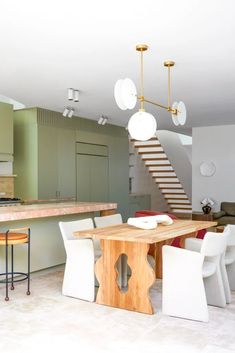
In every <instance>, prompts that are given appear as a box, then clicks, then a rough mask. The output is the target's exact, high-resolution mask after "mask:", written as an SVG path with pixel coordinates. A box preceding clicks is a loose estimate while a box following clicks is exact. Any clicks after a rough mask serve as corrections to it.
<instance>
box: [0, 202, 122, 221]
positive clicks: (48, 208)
mask: <svg viewBox="0 0 235 353" xmlns="http://www.w3.org/2000/svg"><path fill="white" fill-rule="evenodd" d="M116 208H117V204H116V203H105V202H60V203H54V204H53V203H48V204H47V203H44V204H35V205H19V206H6V207H0V222H7V221H16V220H21V219H31V218H42V217H53V216H63V215H70V214H76V213H88V212H95V211H105V210H112V209H116Z"/></svg>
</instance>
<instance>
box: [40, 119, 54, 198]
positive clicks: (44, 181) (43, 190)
mask: <svg viewBox="0 0 235 353" xmlns="http://www.w3.org/2000/svg"><path fill="white" fill-rule="evenodd" d="M57 158H58V151H57V128H56V127H54V126H46V125H38V198H39V199H44V198H45V199H49V198H52V199H54V198H56V197H57V193H58V191H57V178H58V174H57Z"/></svg>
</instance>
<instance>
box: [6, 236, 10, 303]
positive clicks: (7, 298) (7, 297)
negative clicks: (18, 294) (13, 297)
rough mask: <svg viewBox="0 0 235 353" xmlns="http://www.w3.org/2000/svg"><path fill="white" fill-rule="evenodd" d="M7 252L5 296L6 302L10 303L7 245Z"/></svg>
mask: <svg viewBox="0 0 235 353" xmlns="http://www.w3.org/2000/svg"><path fill="white" fill-rule="evenodd" d="M5 250H6V256H5V261H6V296H5V300H6V301H8V300H9V296H8V244H7V243H6V246H5Z"/></svg>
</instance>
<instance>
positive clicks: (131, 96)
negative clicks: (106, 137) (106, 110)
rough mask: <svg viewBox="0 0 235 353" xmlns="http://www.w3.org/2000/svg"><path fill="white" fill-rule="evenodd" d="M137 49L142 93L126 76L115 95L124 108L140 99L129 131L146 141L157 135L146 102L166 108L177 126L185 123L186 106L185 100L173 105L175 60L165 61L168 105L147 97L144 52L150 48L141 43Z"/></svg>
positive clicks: (155, 123)
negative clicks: (172, 76)
mask: <svg viewBox="0 0 235 353" xmlns="http://www.w3.org/2000/svg"><path fill="white" fill-rule="evenodd" d="M136 50H137V51H139V52H140V95H138V94H137V90H136V87H135V84H134V82H133V81H132V80H131V79H129V78H125V79H121V80H118V81H117V82H116V84H115V88H114V97H115V100H116V103H117V105H118V107H119V108H120V109H122V110H127V109H133V108H134V107H135V106H136V103H137V100H139V102H140V109H139V111H138V112H137V113H135V114H134V115H132V116H131V118H130V120H129V122H128V131H129V133H130V135H131V137H132V138H134V139H135V140H141V141H146V140H149V139H150V138H151V137H153V136H155V133H156V130H157V122H156V120H155V118H154V116H153V115H152V114H149V113H147V112H146V111H145V109H144V103H149V104H153V105H156V106H158V107H160V108H163V109H166V110H167V111H168V112H169V113H170V114H171V116H172V121H173V123H174V124H175V125H176V126H178V125H184V124H185V122H186V108H185V105H184V103H183V102H179V103H178V102H174V103H173V104H172V106H171V67H173V66H174V65H175V63H174V61H171V60H168V61H165V62H164V66H165V67H167V68H168V99H167V105H163V104H159V103H157V102H154V101H152V100H149V99H146V97H145V95H144V68H143V52H144V51H146V50H148V46H147V45H146V44H139V45H137V46H136Z"/></svg>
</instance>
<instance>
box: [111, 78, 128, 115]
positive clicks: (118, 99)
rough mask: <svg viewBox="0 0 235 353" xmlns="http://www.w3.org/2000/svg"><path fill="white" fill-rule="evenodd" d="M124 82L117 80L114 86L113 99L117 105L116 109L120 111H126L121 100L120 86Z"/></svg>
mask: <svg viewBox="0 0 235 353" xmlns="http://www.w3.org/2000/svg"><path fill="white" fill-rule="evenodd" d="M123 82H124V80H118V81H117V82H116V84H115V86H114V98H115V101H116V103H117V105H118V107H119V108H120V109H122V110H127V107H126V106H125V104H124V102H123V99H122V85H123Z"/></svg>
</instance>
